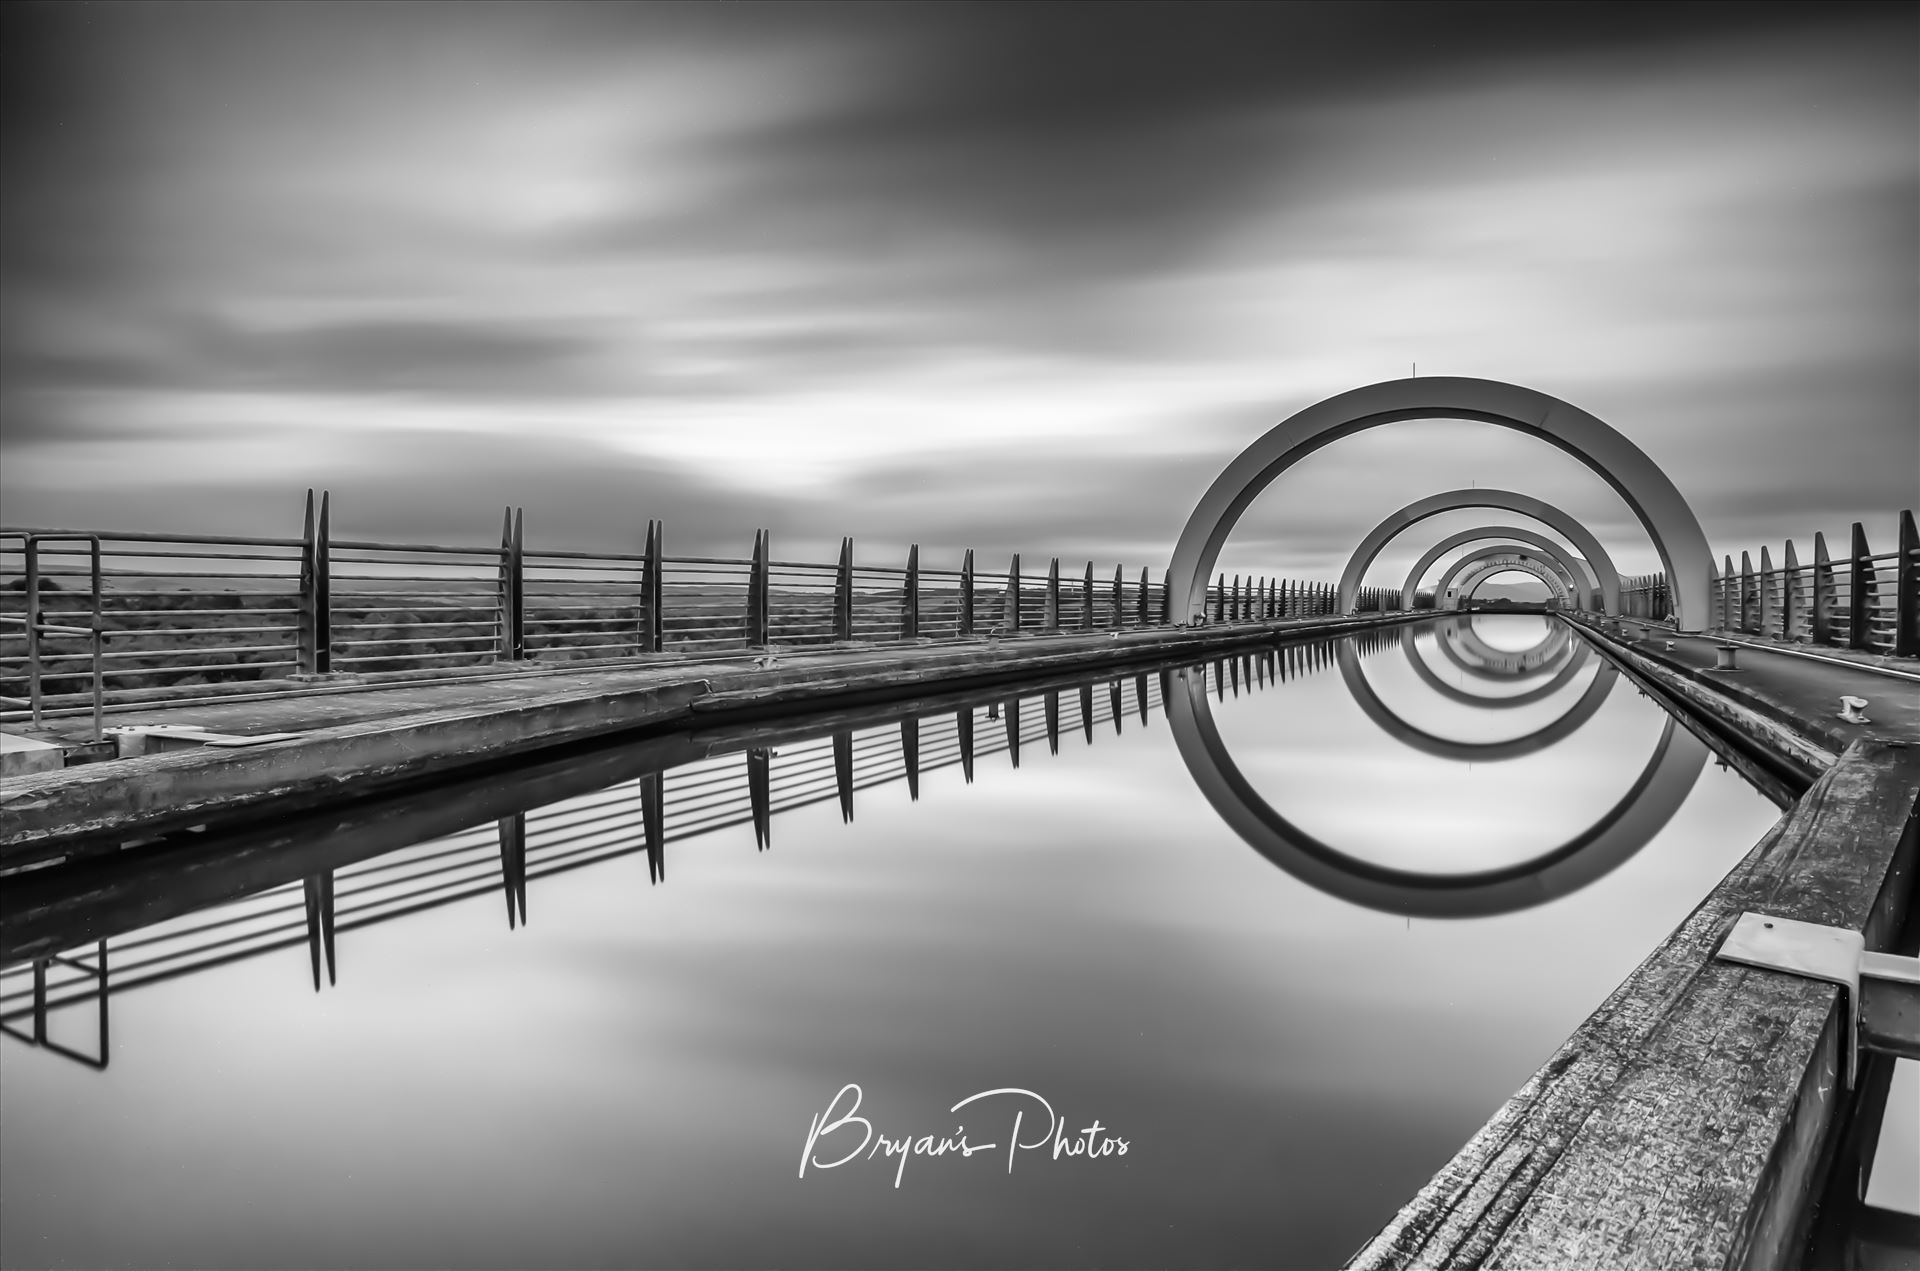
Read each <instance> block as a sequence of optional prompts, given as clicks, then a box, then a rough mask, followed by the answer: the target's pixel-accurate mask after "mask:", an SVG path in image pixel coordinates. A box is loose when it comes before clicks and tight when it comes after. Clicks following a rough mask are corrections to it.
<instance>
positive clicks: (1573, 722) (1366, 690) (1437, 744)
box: [1336, 656, 1620, 763]
mask: <svg viewBox="0 0 1920 1271" xmlns="http://www.w3.org/2000/svg"><path fill="white" fill-rule="evenodd" d="M1336 661H1338V662H1339V664H1340V678H1341V679H1342V680H1344V681H1345V682H1346V685H1347V691H1348V692H1349V693H1352V694H1353V700H1354V702H1355V704H1356V705H1358V706H1359V707H1360V711H1361V713H1362V714H1364V715H1365V716H1366V717H1367V718H1368V719H1370V720H1372V721H1373V722H1374V724H1375V725H1376V726H1378V727H1379V729H1380V731H1381V732H1383V733H1385V734H1387V736H1389V737H1391V738H1393V739H1394V740H1395V741H1397V742H1400V743H1401V744H1402V745H1405V746H1408V747H1410V748H1411V749H1414V750H1417V751H1419V752H1420V753H1421V754H1423V755H1432V756H1433V757H1434V758H1435V759H1452V760H1455V761H1456V762H1459V763H1501V762H1503V761H1505V760H1508V759H1522V758H1525V757H1526V756H1528V755H1531V754H1536V753H1538V752H1539V751H1542V750H1545V749H1546V748H1547V747H1548V746H1551V745H1553V744H1554V743H1555V742H1559V741H1563V740H1565V739H1566V738H1567V737H1570V736H1572V735H1573V734H1574V733H1575V732H1577V731H1579V729H1580V726H1581V725H1582V724H1584V723H1586V722H1587V721H1588V720H1589V719H1592V718H1593V716H1594V713H1595V712H1596V711H1598V710H1599V709H1600V707H1601V706H1602V705H1604V704H1605V702H1606V700H1607V698H1608V697H1609V696H1611V695H1612V693H1613V687H1614V684H1615V683H1616V682H1618V680H1619V678H1620V673H1619V671H1618V670H1616V669H1615V668H1614V665H1613V663H1611V662H1602V663H1601V665H1600V670H1599V671H1598V672H1597V673H1596V674H1595V675H1594V677H1593V679H1591V680H1590V681H1588V683H1587V687H1586V689H1585V690H1584V691H1582V693H1581V694H1580V697H1579V699H1578V700H1577V701H1575V702H1574V704H1573V707H1572V709H1570V710H1568V711H1567V713H1566V714H1564V715H1562V716H1560V717H1559V718H1558V719H1555V720H1554V721H1553V722H1552V723H1551V724H1548V725H1546V726H1545V727H1544V728H1536V729H1535V730H1534V731H1532V732H1530V733H1523V734H1521V735H1520V736H1518V737H1509V738H1507V739H1506V740H1504V741H1455V740H1453V739H1452V738H1451V737H1436V736H1434V735H1433V734H1432V733H1430V732H1427V731H1426V730H1425V729H1420V728H1415V727H1414V726H1413V725H1412V724H1409V723H1408V722H1407V721H1406V720H1404V719H1401V718H1400V717H1399V716H1398V715H1396V714H1394V713H1393V710H1392V709H1391V708H1390V707H1388V705H1387V704H1386V703H1385V702H1383V701H1381V700H1380V695H1379V694H1378V693H1376V692H1374V691H1373V685H1372V684H1370V683H1368V682H1367V677H1366V676H1365V675H1364V674H1363V673H1362V672H1361V670H1360V662H1359V659H1357V658H1353V657H1350V656H1336Z"/></svg>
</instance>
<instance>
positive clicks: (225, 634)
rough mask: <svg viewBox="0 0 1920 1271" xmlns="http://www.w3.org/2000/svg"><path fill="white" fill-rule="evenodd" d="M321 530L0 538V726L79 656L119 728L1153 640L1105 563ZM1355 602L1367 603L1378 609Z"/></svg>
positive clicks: (56, 711)
mask: <svg viewBox="0 0 1920 1271" xmlns="http://www.w3.org/2000/svg"><path fill="white" fill-rule="evenodd" d="M332 519H333V515H332V498H331V496H330V495H329V494H327V493H326V492H320V494H319V495H318V497H317V499H316V497H315V494H314V492H312V491H309V492H308V494H307V500H306V511H305V523H304V527H303V530H302V533H301V535H300V536H299V537H297V538H272V537H243V536H231V535H200V536H180V535H171V536H170V535H160V534H147V533H118V532H109V531H88V532H85V533H76V532H71V531H66V530H51V529H49V530H41V529H14V530H7V531H5V532H4V535H0V619H9V620H10V621H6V622H4V623H0V694H5V695H7V699H8V700H6V701H0V720H5V719H17V718H21V717H22V716H23V714H30V715H31V717H32V718H33V719H34V720H35V721H36V722H37V721H38V720H40V719H41V718H42V717H43V716H45V715H71V714H75V713H79V712H81V711H84V710H85V709H87V705H88V700H87V699H88V693H89V687H88V685H87V683H86V680H85V670H84V668H83V666H82V663H84V662H85V661H86V660H87V659H88V658H89V656H91V658H92V663H93V678H94V685H93V687H92V696H93V697H94V699H96V700H95V706H96V710H97V709H102V708H106V709H132V708H136V707H142V706H158V705H168V704H173V703H178V702H184V701H197V700H204V699H206V698H209V697H221V698H234V697H271V696H278V695H284V694H288V693H294V692H310V691H313V689H314V688H315V686H316V684H323V683H337V682H341V681H347V680H351V679H356V678H365V677H368V676H373V677H377V678H383V679H384V678H392V677H398V678H406V679H416V680H417V679H429V678H435V677H464V676H473V675H484V674H490V673H497V672H499V671H503V670H505V671H519V670H524V669H527V668H528V667H529V665H532V666H555V665H571V664H575V663H579V664H608V663H614V662H620V661H625V660H644V659H647V658H650V657H652V656H654V655H661V654H680V655H687V654H695V655H698V654H706V653H726V652H729V651H747V650H756V649H766V648H776V647H778V648H788V647H795V648H800V647H808V646H831V645H834V644H845V643H850V642H870V643H877V642H892V641H915V640H927V639H934V640H942V639H966V638H971V637H983V636H989V635H997V636H1013V635H1022V634H1030V633H1043V632H1072V631H1094V630H1119V629H1127V628H1139V627H1156V626H1164V625H1167V624H1168V623H1169V622H1170V621H1171V606H1170V604H1169V598H1168V595H1167V585H1166V576H1165V574H1164V573H1162V575H1161V577H1160V578H1159V579H1158V580H1157V581H1156V580H1154V579H1153V578H1151V577H1150V576H1149V573H1148V571H1147V570H1146V569H1144V568H1143V569H1139V570H1138V571H1137V573H1136V572H1134V571H1131V570H1129V569H1127V568H1125V567H1123V566H1120V565H1115V566H1113V567H1112V572H1111V573H1110V574H1109V573H1108V572H1106V568H1105V567H1096V566H1095V565H1094V564H1093V563H1091V562H1089V563H1088V564H1086V565H1085V567H1084V568H1083V569H1082V570H1080V571H1079V573H1078V576H1074V575H1071V574H1069V575H1067V576H1065V577H1063V576H1062V572H1061V566H1060V561H1059V559H1058V558H1054V559H1052V560H1050V561H1049V562H1048V565H1047V567H1046V569H1045V571H1044V572H1036V571H1034V570H1033V569H1032V568H1031V567H1027V568H1025V569H1023V568H1022V565H1021V558H1020V556H1019V555H1018V554H1015V555H1014V556H1013V557H1012V559H1011V560H1010V562H1009V563H1008V565H1007V568H1006V569H1005V570H1002V571H994V570H988V569H982V568H979V567H977V566H976V564H975V559H974V553H973V552H972V551H971V550H969V551H967V552H965V553H964V555H963V556H962V558H961V560H960V563H959V567H958V568H957V569H956V568H932V567H923V565H922V563H921V559H920V549H919V547H918V546H914V547H911V548H909V550H908V552H907V558H906V561H905V562H904V563H903V564H901V565H898V566H877V565H871V564H865V563H861V564H857V565H856V563H855V561H854V544H853V540H852V539H843V540H842V542H841V547H840V553H839V558H838V560H837V561H835V562H833V563H820V562H804V561H790V560H775V559H773V558H772V550H771V544H770V541H769V535H768V534H767V532H766V531H764V530H762V531H759V532H758V533H756V534H755V535H754V545H753V551H752V553H751V554H750V555H749V556H746V557H742V558H716V557H700V556H670V555H668V554H667V552H666V548H665V530H664V526H663V525H662V524H661V522H659V521H651V522H649V523H648V526H647V535H646V542H645V547H644V548H643V550H641V551H639V552H581V551H557V550H544V549H537V548H529V547H528V546H527V544H526V536H525V526H524V517H523V514H522V512H521V510H520V509H517V508H514V509H509V510H508V511H507V514H506V516H505V518H504V521H503V523H502V527H501V534H500V541H499V543H498V544H497V545H495V544H491V543H489V544H475V545H468V546H447V545H444V544H434V543H385V542H375V541H361V540H353V539H343V538H335V537H334V535H333V530H332ZM83 555H84V556H87V557H89V558H90V559H89V560H82V559H81V557H82V556H83ZM28 575H32V577H31V578H29V577H28ZM83 578H85V579H89V583H88V590H87V591H86V593H85V600H84V601H83V600H82V593H81V592H80V591H79V590H78V588H79V587H80V586H81V585H82V584H81V580H82V579H83ZM21 593H24V594H21ZM1377 599H1378V603H1379V604H1380V605H1381V606H1383V607H1384V606H1385V605H1386V604H1387V603H1388V602H1387V599H1386V593H1385V592H1384V591H1382V592H1381V593H1380V596H1379V597H1378V598H1377ZM83 603H84V604H85V606H86V608H85V611H84V612H83V611H82V610H81V609H80V608H79V607H77V606H80V605H82V604H83ZM1396 603H1397V602H1396ZM1334 607H1335V596H1334V589H1333V588H1332V587H1331V586H1328V585H1325V584H1315V583H1305V582H1300V581H1297V580H1292V579H1287V580H1281V579H1273V578H1247V579H1244V580H1243V579H1241V578H1239V577H1235V578H1234V579H1233V580H1232V581H1231V582H1229V581H1228V579H1227V577H1226V576H1225V575H1222V576H1221V578H1220V580H1219V581H1218V582H1217V583H1216V584H1214V585H1213V586H1212V587H1210V588H1209V590H1208V612H1209V613H1210V615H1211V617H1212V620H1213V621H1216V622H1233V621H1274V620H1280V619H1286V618H1296V617H1303V616H1310V615H1318V614H1330V613H1332V612H1333V610H1334ZM82 619H84V623H85V624H86V625H85V627H84V631H83V624H82V622H81V621H77V620H82ZM35 622H37V623H38V624H39V625H37V626H35V625H31V624H33V623H35ZM15 628H19V630H16V629H15ZM95 631H97V632H98V633H99V641H100V642H101V643H103V644H104V643H105V642H107V641H109V640H110V641H111V642H112V645H113V650H112V651H111V652H105V651H100V650H96V651H95V652H94V653H93V654H91V655H89V654H85V653H79V652H59V651H54V650H49V649H45V648H42V647H41V635H60V636H66V635H69V634H75V633H82V634H90V633H92V632H95Z"/></svg>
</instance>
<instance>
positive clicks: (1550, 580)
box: [1433, 547, 1571, 609]
mask: <svg viewBox="0 0 1920 1271" xmlns="http://www.w3.org/2000/svg"><path fill="white" fill-rule="evenodd" d="M1508 570H1519V571H1520V572H1521V573H1525V574H1531V575H1533V576H1534V577H1535V578H1538V579H1539V580H1540V581H1541V582H1543V583H1545V584H1546V585H1547V587H1548V589H1549V590H1550V591H1552V592H1553V593H1554V595H1555V596H1556V597H1558V598H1559V600H1560V603H1561V604H1563V605H1564V604H1566V603H1567V602H1568V601H1569V599H1570V598H1571V597H1570V596H1569V594H1568V592H1567V584H1566V580H1565V579H1563V578H1561V577H1560V575H1558V574H1556V573H1554V572H1553V570H1552V569H1550V568H1549V567H1548V566H1547V564H1546V562H1544V561H1542V560H1540V559H1539V558H1538V557H1537V556H1534V555H1530V554H1529V553H1528V552H1527V551H1526V550H1525V549H1516V548H1511V547H1489V548H1486V549H1484V550H1482V551H1478V552H1475V553H1473V554H1472V555H1469V556H1464V557H1462V558H1461V559H1459V560H1457V561H1455V562H1454V563H1453V564H1452V565H1451V566H1449V567H1448V569H1447V572H1446V573H1444V574H1442V575H1440V581H1439V582H1437V583H1435V584H1434V589H1433V597H1434V604H1435V605H1440V604H1443V603H1444V600H1445V596H1446V593H1447V590H1448V588H1449V587H1450V586H1451V584H1452V583H1453V580H1454V578H1456V577H1457V576H1459V575H1460V574H1463V573H1464V574H1467V575H1468V576H1469V579H1470V580H1471V582H1472V584H1473V586H1474V587H1478V586H1479V585H1480V584H1481V583H1483V582H1485V581H1486V580H1487V579H1488V578H1491V577H1493V575H1495V574H1504V573H1506V572H1507V571H1508ZM1470 590H1471V589H1470V588H1469V587H1468V586H1467V584H1466V583H1464V582H1463V583H1462V584H1461V585H1460V599H1463V600H1464V599H1465V598H1466V596H1467V594H1468V592H1469V591H1470ZM1452 607H1453V608H1456V609H1457V608H1459V603H1458V601H1456V602H1455V604H1454V605H1453V606H1452Z"/></svg>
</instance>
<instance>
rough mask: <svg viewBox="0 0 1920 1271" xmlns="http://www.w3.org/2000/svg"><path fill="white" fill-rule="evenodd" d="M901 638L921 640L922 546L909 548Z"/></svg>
mask: <svg viewBox="0 0 1920 1271" xmlns="http://www.w3.org/2000/svg"><path fill="white" fill-rule="evenodd" d="M900 638H901V639H902V640H918V639H919V638H920V544H918V543H913V544H910V545H909V546H908V547H907V590H906V595H905V596H903V597H902V598H901V605H900Z"/></svg>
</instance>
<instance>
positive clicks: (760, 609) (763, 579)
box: [747, 530, 773, 649]
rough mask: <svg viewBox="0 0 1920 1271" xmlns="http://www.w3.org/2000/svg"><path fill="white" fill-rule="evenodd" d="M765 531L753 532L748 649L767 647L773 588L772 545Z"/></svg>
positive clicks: (748, 593) (749, 582)
mask: <svg viewBox="0 0 1920 1271" xmlns="http://www.w3.org/2000/svg"><path fill="white" fill-rule="evenodd" d="M768 538H769V536H768V534H767V531H765V530H755V531H754V532H753V564H752V567H751V569H750V570H749V572H748V574H747V647H749V648H754V649H764V648H766V647H767V631H768V628H769V626H770V625H771V624H770V622H769V620H768V619H769V610H770V608H771V605H770V603H769V602H770V601H771V600H772V598H773V588H772V581H771V574H770V570H769V562H770V557H771V554H772V545H771V544H770V543H769V542H768Z"/></svg>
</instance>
